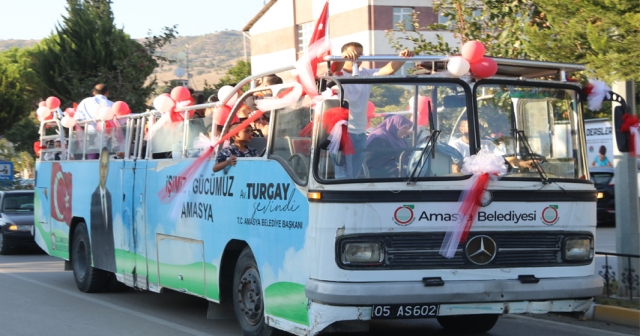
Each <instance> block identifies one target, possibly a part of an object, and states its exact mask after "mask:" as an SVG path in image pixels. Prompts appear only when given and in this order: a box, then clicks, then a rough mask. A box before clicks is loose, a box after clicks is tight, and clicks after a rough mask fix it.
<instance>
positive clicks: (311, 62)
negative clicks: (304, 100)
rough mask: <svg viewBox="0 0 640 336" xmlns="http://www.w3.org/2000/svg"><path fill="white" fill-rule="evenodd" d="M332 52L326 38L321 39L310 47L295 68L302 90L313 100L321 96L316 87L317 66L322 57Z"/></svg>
mask: <svg viewBox="0 0 640 336" xmlns="http://www.w3.org/2000/svg"><path fill="white" fill-rule="evenodd" d="M329 52H331V44H330V43H329V40H327V39H326V38H321V39H319V40H318V41H316V42H314V43H313V44H311V45H310V46H309V48H308V49H307V52H306V53H304V54H303V55H302V57H300V59H299V60H298V61H297V62H296V65H295V68H296V70H298V82H299V83H300V84H302V89H303V90H304V92H305V93H306V94H307V95H308V96H309V97H311V98H313V97H315V96H317V95H319V94H320V93H319V92H318V89H317V87H316V71H315V69H317V64H318V63H319V62H320V61H321V60H322V57H324V56H325V55H327V54H328V53H329Z"/></svg>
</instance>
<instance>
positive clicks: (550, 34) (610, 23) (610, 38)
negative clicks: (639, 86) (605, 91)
mask: <svg viewBox="0 0 640 336" xmlns="http://www.w3.org/2000/svg"><path fill="white" fill-rule="evenodd" d="M536 4H537V5H538V7H539V8H540V10H541V11H542V13H541V15H540V16H539V21H540V23H541V24H538V25H536V26H527V27H526V29H525V32H526V35H527V40H526V41H525V49H526V51H527V52H528V53H529V54H531V55H533V56H534V57H536V58H539V59H542V60H546V61H553V62H569V63H584V64H585V65H586V66H587V68H588V70H589V71H590V72H592V73H593V75H595V77H598V78H600V79H603V80H605V81H609V82H611V81H614V80H632V79H633V80H639V79H640V48H638V46H639V45H640V6H639V5H638V1H637V0H607V1H601V0H583V1H561V2H560V1H557V0H536Z"/></svg>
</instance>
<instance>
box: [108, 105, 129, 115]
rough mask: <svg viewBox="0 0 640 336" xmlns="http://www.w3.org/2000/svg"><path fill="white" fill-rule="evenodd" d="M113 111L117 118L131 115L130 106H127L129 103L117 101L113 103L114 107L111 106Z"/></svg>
mask: <svg viewBox="0 0 640 336" xmlns="http://www.w3.org/2000/svg"><path fill="white" fill-rule="evenodd" d="M111 109H112V110H113V112H114V113H115V114H116V115H117V116H125V115H127V114H129V113H131V109H130V108H129V105H127V103H125V102H123V101H117V102H115V103H113V106H111Z"/></svg>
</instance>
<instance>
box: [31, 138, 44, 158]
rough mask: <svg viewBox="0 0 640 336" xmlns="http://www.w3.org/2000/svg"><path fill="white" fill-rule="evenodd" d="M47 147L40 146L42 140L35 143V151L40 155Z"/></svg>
mask: <svg viewBox="0 0 640 336" xmlns="http://www.w3.org/2000/svg"><path fill="white" fill-rule="evenodd" d="M43 148H45V147H42V146H40V141H36V142H34V143H33V151H34V152H36V155H37V156H40V150H41V149H43Z"/></svg>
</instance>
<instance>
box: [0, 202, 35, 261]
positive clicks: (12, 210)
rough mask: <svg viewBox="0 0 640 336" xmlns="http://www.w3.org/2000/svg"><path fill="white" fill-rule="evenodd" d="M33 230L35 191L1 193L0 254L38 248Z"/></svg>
mask: <svg viewBox="0 0 640 336" xmlns="http://www.w3.org/2000/svg"><path fill="white" fill-rule="evenodd" d="M33 230H34V226H33V190H10V191H0V254H8V253H10V252H11V251H13V250H14V248H17V247H29V248H37V246H38V245H37V244H36V242H35V240H34V234H33Z"/></svg>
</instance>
